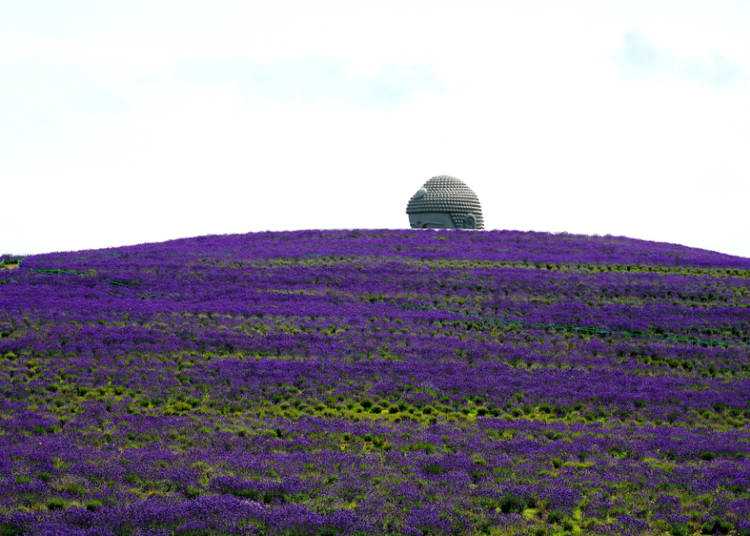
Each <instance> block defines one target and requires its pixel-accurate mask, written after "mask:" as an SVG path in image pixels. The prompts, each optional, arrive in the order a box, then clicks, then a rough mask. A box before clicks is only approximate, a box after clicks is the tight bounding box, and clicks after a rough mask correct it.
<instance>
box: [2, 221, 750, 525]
mask: <svg viewBox="0 0 750 536" xmlns="http://www.w3.org/2000/svg"><path fill="white" fill-rule="evenodd" d="M6 265H7V266H6ZM9 267H12V269H9ZM749 490H750V259H742V258H737V257H731V256H728V255H722V254H718V253H712V252H708V251H703V250H697V249H691V248H685V247H682V246H676V245H670V244H659V243H653V242H644V241H638V240H631V239H627V238H620V237H610V236H607V237H585V236H575V235H568V234H561V235H551V234H545V233H520V232H509V231H486V232H471V231H461V230H427V231H425V230H403V231H402V230H399V231H396V230H354V231H295V232H282V233H254V234H246V235H231V236H206V237H199V238H192V239H184V240H174V241H171V242H165V243H161V244H144V245H139V246H130V247H122V248H111V249H101V250H92V251H81V252H71V253H52V254H46V255H36V256H32V257H26V258H22V259H18V258H15V257H14V258H13V263H12V264H10V263H4V264H2V265H0V534H2V535H4V534H26V533H30V534H86V535H110V534H118V535H119V534H131V535H136V534H186V535H187V534H193V535H195V534H269V535H277V534H278V535H281V534H310V535H323V534H349V535H364V534H414V535H426V534H430V535H441V534H444V535H447V534H506V533H507V534H534V533H539V534H547V533H565V532H568V533H581V532H582V533H585V534H670V533H671V534H692V533H700V532H703V533H707V534H713V533H728V534H750V525H749V524H748V522H747V519H748V515H749V512H750V506H749V505H750V491H749Z"/></svg>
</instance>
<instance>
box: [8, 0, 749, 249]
mask: <svg viewBox="0 0 750 536" xmlns="http://www.w3.org/2000/svg"><path fill="white" fill-rule="evenodd" d="M748 28H750V1H735V2H730V1H722V0H710V1H709V0H701V1H688V0H676V1H671V2H670V1H655V0H646V1H635V0H622V1H620V2H608V1H604V0H592V1H590V2H587V1H569V2H559V1H557V0H550V1H548V2H541V1H530V0H519V1H507V2H498V1H488V2H478V1H471V0H461V1H459V0H455V1H452V2H441V1H437V0H429V1H417V0H377V1H375V0H373V1H367V2H365V1H357V0H345V1H336V2H334V1H325V0H317V1H315V2H310V1H295V2H293V1H287V0H273V1H269V2H252V1H239V0H238V1H222V0H214V1H211V2H208V1H200V2H194V1H186V0H179V1H159V0H143V1H137V0H127V1H117V2H115V1H104V0H91V1H86V2H84V1H76V0H67V1H65V2H62V1H56V0H50V1H38V0H23V1H13V0H0V202H1V204H0V206H1V207H2V216H3V219H2V222H3V223H2V225H0V253H16V254H28V253H35V252H46V251H63V250H73V249H83V248H96V247H105V246H115V245H125V244H136V243H140V242H152V241H159V240H166V239H171V238H180V237H188V236H196V235H202V234H224V233H237V232H249V231H261V230H285V229H316V228H319V229H342V228H394V229H396V228H406V227H408V217H407V215H406V214H405V208H406V203H407V201H408V199H409V197H410V196H411V195H412V194H413V193H414V192H415V191H416V190H417V189H418V188H419V187H420V186H421V185H422V184H423V183H424V182H425V181H426V180H427V179H429V178H430V177H432V176H434V175H440V174H448V175H454V176H457V177H459V178H460V179H462V180H464V181H465V182H466V183H467V184H468V185H469V186H470V187H471V188H472V189H474V191H475V192H476V193H477V195H478V196H479V199H480V201H481V203H482V207H483V210H484V215H485V222H486V227H487V228H488V229H518V230H536V231H550V232H561V231H567V232H571V233H586V234H599V235H604V234H612V235H624V236H630V237H634V238H643V239H648V240H658V241H665V242H673V243H680V244H685V245H689V246H695V247H701V248H706V249H711V250H715V251H721V252H725V253H731V254H735V255H741V256H746V257H750V218H749V217H748V213H750V31H748Z"/></svg>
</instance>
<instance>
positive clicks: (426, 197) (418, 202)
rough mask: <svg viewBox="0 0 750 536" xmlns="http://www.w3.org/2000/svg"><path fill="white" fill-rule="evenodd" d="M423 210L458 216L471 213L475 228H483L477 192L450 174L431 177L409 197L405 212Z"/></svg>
mask: <svg viewBox="0 0 750 536" xmlns="http://www.w3.org/2000/svg"><path fill="white" fill-rule="evenodd" d="M425 212H443V213H448V214H451V216H454V215H455V216H459V217H460V215H463V214H473V215H474V217H475V220H476V224H475V228H476V229H483V228H484V220H483V218H482V206H481V205H480V204H479V198H478V197H477V194H475V193H474V192H473V191H472V189H471V188H469V187H468V186H466V184H464V182H463V181H461V180H459V179H457V178H456V177H452V176H450V175H438V176H436V177H432V178H431V179H430V180H428V181H427V182H425V183H424V185H423V186H422V187H421V188H420V189H419V190H417V193H415V194H414V195H413V196H412V197H411V199H409V204H408V205H407V206H406V213H407V214H419V213H425ZM454 220H455V218H454Z"/></svg>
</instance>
